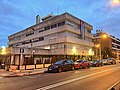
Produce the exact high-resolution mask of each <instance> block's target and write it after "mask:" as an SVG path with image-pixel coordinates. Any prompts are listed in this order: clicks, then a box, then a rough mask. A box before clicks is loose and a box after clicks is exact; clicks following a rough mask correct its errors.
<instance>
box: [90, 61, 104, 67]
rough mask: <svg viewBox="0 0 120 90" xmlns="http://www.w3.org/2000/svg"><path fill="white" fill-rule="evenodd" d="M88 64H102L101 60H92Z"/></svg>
mask: <svg viewBox="0 0 120 90" xmlns="http://www.w3.org/2000/svg"><path fill="white" fill-rule="evenodd" d="M90 64H91V66H94V67H98V66H102V65H103V63H102V61H101V60H92V61H91V62H90Z"/></svg>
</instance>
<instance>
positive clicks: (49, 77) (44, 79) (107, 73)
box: [0, 63, 120, 90]
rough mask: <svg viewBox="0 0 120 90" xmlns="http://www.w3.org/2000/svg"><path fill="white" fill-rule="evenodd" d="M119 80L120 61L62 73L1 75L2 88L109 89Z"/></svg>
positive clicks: (37, 89) (0, 86)
mask: <svg viewBox="0 0 120 90" xmlns="http://www.w3.org/2000/svg"><path fill="white" fill-rule="evenodd" d="M119 80H120V63H119V64H116V65H108V66H102V67H91V68H88V69H79V70H74V71H67V72H62V73H44V74H40V75H34V76H23V77H12V78H2V77H0V90H9V89H10V90H107V89H108V88H109V87H111V86H112V85H113V84H114V83H116V82H118V81H119Z"/></svg>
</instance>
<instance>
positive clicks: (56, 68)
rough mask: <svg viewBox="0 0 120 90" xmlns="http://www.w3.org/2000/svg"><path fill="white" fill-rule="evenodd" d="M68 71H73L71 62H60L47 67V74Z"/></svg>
mask: <svg viewBox="0 0 120 90" xmlns="http://www.w3.org/2000/svg"><path fill="white" fill-rule="evenodd" d="M68 70H74V62H73V60H60V61H57V62H55V63H54V64H53V65H50V66H49V67H48V72H62V71H68Z"/></svg>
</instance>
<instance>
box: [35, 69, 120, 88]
mask: <svg viewBox="0 0 120 90" xmlns="http://www.w3.org/2000/svg"><path fill="white" fill-rule="evenodd" d="M119 68H120V67H117V68H113V69H109V70H104V71H100V72H97V73H94V74H89V75H85V76H82V77H78V78H74V79H71V80H67V81H63V82H59V83H56V84H52V85H48V86H45V87H41V88H39V89H36V90H48V89H51V88H55V87H58V86H61V85H64V84H68V83H71V82H74V81H77V80H80V79H84V78H88V77H91V76H94V75H97V74H101V73H104V72H108V71H112V70H115V69H119Z"/></svg>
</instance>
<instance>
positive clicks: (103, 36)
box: [96, 34, 108, 60]
mask: <svg viewBox="0 0 120 90" xmlns="http://www.w3.org/2000/svg"><path fill="white" fill-rule="evenodd" d="M107 37H108V35H107V34H102V35H101V36H100V37H99V39H100V41H99V44H97V45H96V48H99V53H100V60H101V59H102V42H101V39H102V38H103V39H106V38H107Z"/></svg>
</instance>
